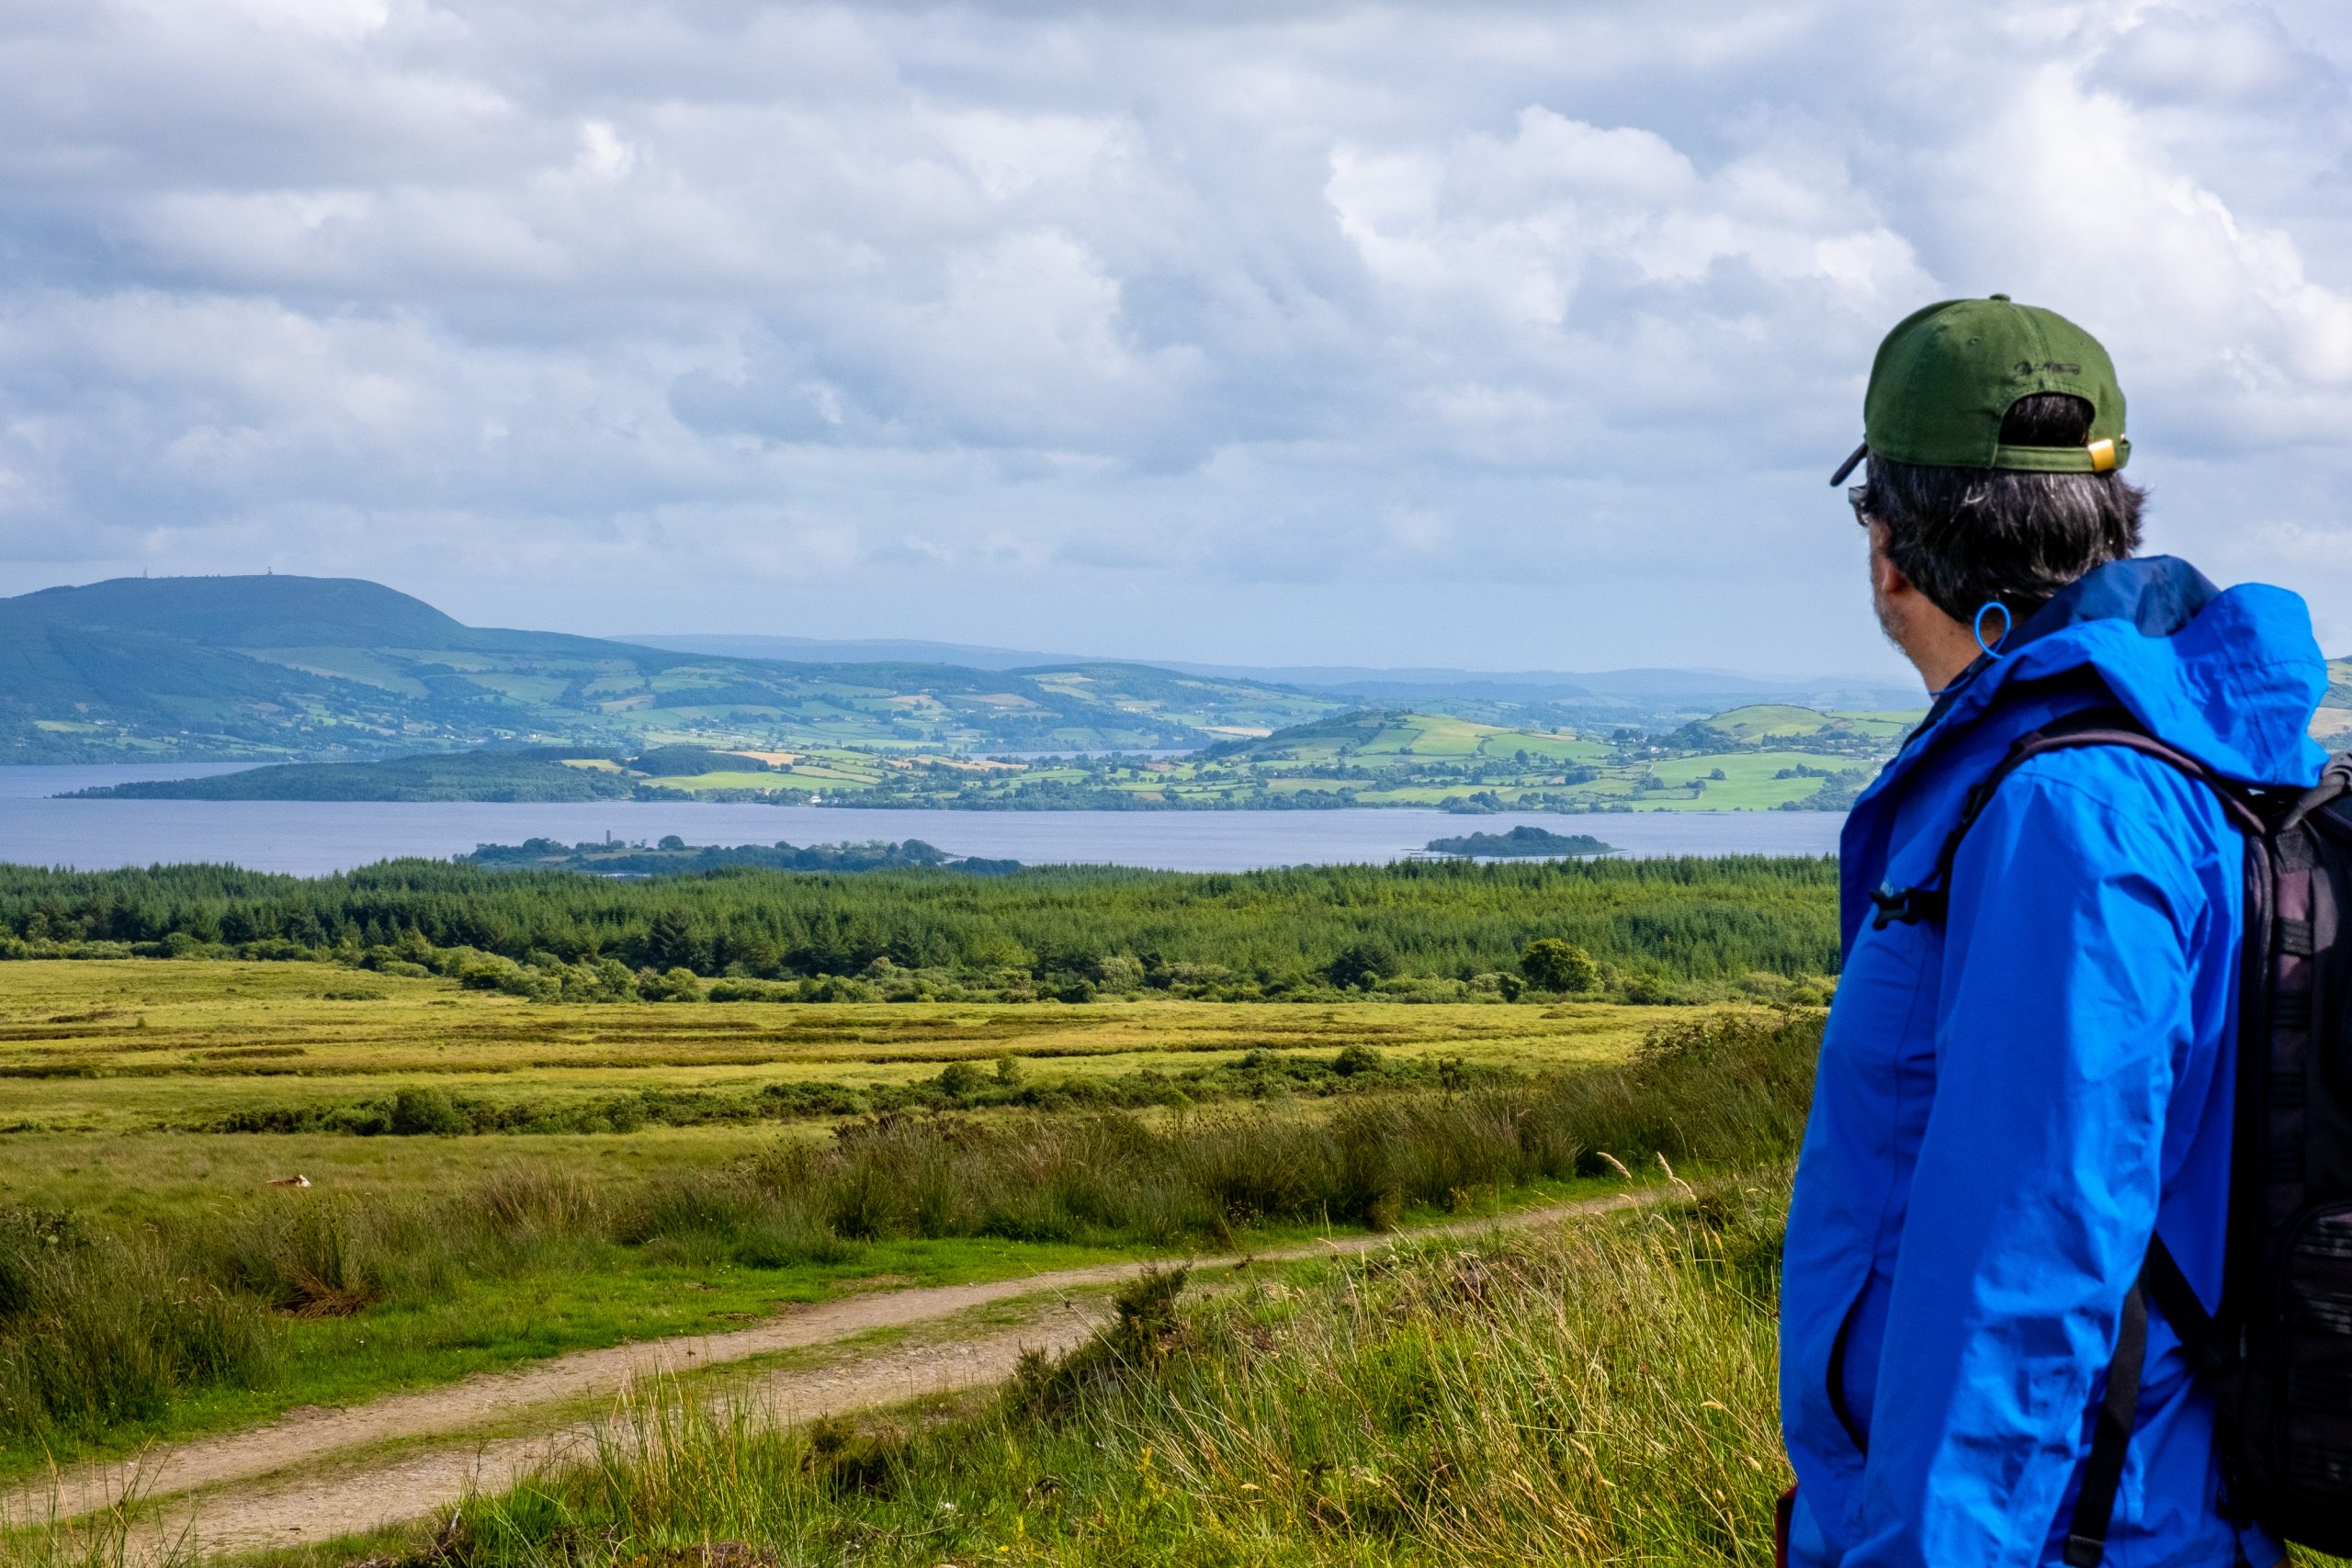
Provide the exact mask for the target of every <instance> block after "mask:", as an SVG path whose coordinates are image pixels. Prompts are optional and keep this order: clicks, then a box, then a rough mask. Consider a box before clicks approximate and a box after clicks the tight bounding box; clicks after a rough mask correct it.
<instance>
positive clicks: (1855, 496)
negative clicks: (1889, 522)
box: [1846, 485, 1871, 528]
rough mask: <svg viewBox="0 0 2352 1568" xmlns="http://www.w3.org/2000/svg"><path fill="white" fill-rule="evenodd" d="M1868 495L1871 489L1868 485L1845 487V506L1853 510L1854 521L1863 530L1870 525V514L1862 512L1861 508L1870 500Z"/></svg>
mask: <svg viewBox="0 0 2352 1568" xmlns="http://www.w3.org/2000/svg"><path fill="white" fill-rule="evenodd" d="M1870 495H1871V487H1870V486H1868V485H1848V486H1847V487H1846V504H1847V505H1849V506H1850V507H1852V508H1853V509H1854V521H1855V522H1857V523H1859V524H1860V525H1862V526H1863V527H1865V528H1867V527H1869V526H1870V525H1871V514H1870V513H1867V512H1865V511H1863V510H1862V507H1863V505H1864V503H1865V502H1868V501H1869V500H1870Z"/></svg>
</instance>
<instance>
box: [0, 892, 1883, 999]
mask: <svg viewBox="0 0 2352 1568" xmlns="http://www.w3.org/2000/svg"><path fill="white" fill-rule="evenodd" d="M1836 882H1837V867H1836V863H1835V862H1834V861H1832V860H1827V859H1769V858H1763V857H1739V858H1724V859H1695V858H1689V859H1672V860H1646V861H1635V860H1625V861H1615V860H1601V861H1580V862H1542V863H1513V864H1493V865H1482V864H1474V863H1463V862H1408V863H1399V864H1396V865H1390V866H1383V867H1374V866H1312V867H1297V868H1291V869H1284V870H1277V871H1262V872H1250V873H1234V874H1225V873H1218V874H1188V873H1174V872H1150V871H1135V870H1122V869H1115V868H1104V867H1040V868H1032V869H1028V870H1024V871H1022V872H1019V873H1017V874H1012V875H1009V876H994V877H976V876H967V875H961V874H957V873H956V872H954V871H953V870H907V871H881V872H865V873H856V874H806V873H788V872H773V871H755V870H734V871H721V872H716V873H712V874H706V875H697V876H690V877H675V878H660V879H649V880H644V881H634V882H630V881H616V880H613V879H610V878H605V877H597V876H593V875H585V874H577V873H569V872H527V871H490V870H484V869H481V868H480V867H474V866H466V865H456V864H450V863H443V862H437V861H424V860H407V861H389V862H385V863H381V864H379V865H374V866H369V867H367V868H364V869H362V870H358V871H355V872H350V873H346V874H339V875H333V876H322V877H312V878H303V877H294V876H284V875H277V874H265V873H258V872H250V871H243V870H239V869H236V868H233V867H228V866H217V865H177V866H161V867H153V868H149V869H145V870H125V871H106V872H73V871H55V870H42V869H39V868H33V867H26V866H0V956H9V957H34V956H102V955H108V954H119V955H130V954H139V955H155V956H163V955H168V954H187V953H213V954H218V955H227V954H235V955H241V956H246V957H260V958H301V957H316V958H341V959H343V960H345V961H346V962H367V961H368V957H369V955H371V954H372V955H375V956H376V957H377V958H379V959H382V958H384V957H385V955H388V954H389V955H391V957H392V959H394V960H399V959H402V958H406V959H414V960H416V961H418V962H422V963H426V964H430V963H431V955H432V954H433V953H436V952H438V953H447V952H449V951H452V950H460V951H465V952H470V953H481V954H484V955H494V956H495V957H496V958H498V959H500V960H503V961H505V962H506V963H507V964H523V965H537V966H539V967H541V968H543V969H544V968H549V967H551V966H554V965H557V964H561V965H571V966H580V965H598V964H601V965H602V966H603V968H604V970H605V971H606V972H614V971H618V970H622V969H626V970H627V971H629V972H632V973H636V974H640V975H643V974H650V975H659V976H672V975H676V976H681V977H682V978H684V977H702V978H706V979H707V978H714V977H719V976H735V977H747V978H754V979H767V980H792V979H796V978H814V977H819V976H869V977H870V976H873V975H875V974H876V973H877V972H881V973H888V972H893V971H895V972H899V973H901V974H904V973H923V974H930V975H934V976H943V977H956V978H958V979H961V980H963V981H965V982H967V983H970V984H978V985H983V986H987V987H991V988H994V989H999V990H1001V989H1003V988H1005V987H1009V986H1017V985H1018V984H1019V983H1021V981H1022V979H1023V977H1026V979H1027V980H1028V981H1030V982H1031V983H1034V984H1035V985H1036V986H1038V987H1041V988H1042V990H1044V991H1046V992H1050V991H1051V990H1052V988H1053V987H1066V988H1067V987H1086V986H1102V987H1105V988H1107V989H1114V990H1120V991H1128V990H1133V989H1136V987H1145V988H1148V987H1159V988H1162V989H1174V990H1178V991H1179V992H1180V993H1182V994H1202V995H1215V994H1224V993H1225V992H1227V991H1229V990H1230V989H1231V988H1232V987H1237V986H1241V987H1249V988H1250V989H1251V990H1253V991H1261V992H1269V993H1272V992H1279V991H1280V990H1282V989H1283V988H1285V987H1305V986H1313V987H1334V986H1337V987H1356V988H1370V987H1381V986H1388V987H1397V986H1404V985H1408V984H1409V983H1410V982H1412V981H1414V980H1416V979H1429V980H1436V979H1449V980H1454V981H1460V982H1468V981H1469V980H1471V979H1472V978H1473V977H1474V976H1481V975H1487V976H1491V975H1494V974H1496V973H1498V972H1507V973H1510V974H1512V975H1516V974H1518V973H1519V971H1520V970H1521V967H1522V964H1521V961H1522V958H1523V956H1524V955H1526V954H1527V953H1528V950H1529V948H1530V945H1531V944H1533V943H1539V942H1547V943H1550V944H1552V945H1550V946H1546V947H1544V948H1540V949H1539V950H1538V953H1537V956H1536V959H1535V963H1534V965H1533V967H1532V969H1531V970H1530V971H1529V975H1528V977H1529V978H1531V979H1532V980H1533V981H1534V982H1535V983H1536V984H1537V985H1538V986H1539V987H1544V988H1571V989H1585V988H1588V987H1589V986H1591V985H1593V984H1596V983H1599V982H1600V981H1601V980H1604V979H1606V980H1609V981H1610V982H1611V983H1613V984H1615V985H1618V986H1620V987H1623V986H1624V985H1627V984H1635V985H1638V984H1639V983H1640V982H1641V981H1643V980H1644V979H1645V977H1647V978H1655V979H1657V980H1658V981H1710V982H1737V981H1739V980H1741V979H1743V978H1744V977H1748V976H1781V977H1782V978H1786V979H1792V980H1795V979H1801V978H1803V977H1807V976H1827V975H1829V974H1831V973H1833V972H1834V971H1835V969H1836V967H1837V955H1838V938H1837V920H1836ZM1564 947H1565V948H1572V949H1574V950H1576V952H1577V953H1578V954H1580V955H1584V956H1589V959H1590V960H1591V961H1592V964H1591V967H1590V973H1589V975H1588V972H1587V970H1586V969H1585V968H1580V967H1579V960H1578V959H1577V958H1571V957H1568V956H1566V955H1564V954H1563V953H1562V952H1561V951H1560V949H1562V948H1564ZM433 966H435V967H441V968H442V969H443V972H450V971H449V970H448V969H447V966H446V965H433ZM1565 976H1586V977H1584V978H1579V979H1577V980H1575V981H1573V982H1566V981H1563V980H1562V977H1565ZM1555 981H1562V984H1561V985H1558V986H1555ZM1635 999H1641V998H1638V997H1637V998H1635ZM1661 999H1664V998H1661Z"/></svg>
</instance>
